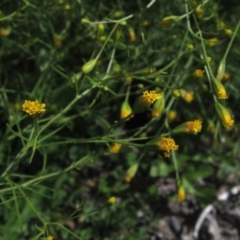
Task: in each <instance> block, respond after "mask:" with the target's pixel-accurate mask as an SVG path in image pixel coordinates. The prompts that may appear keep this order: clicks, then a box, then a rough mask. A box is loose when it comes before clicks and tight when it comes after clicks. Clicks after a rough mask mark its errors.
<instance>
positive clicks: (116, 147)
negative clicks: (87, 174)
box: [109, 143, 122, 154]
mask: <svg viewBox="0 0 240 240" xmlns="http://www.w3.org/2000/svg"><path fill="white" fill-rule="evenodd" d="M121 147H122V144H121V143H114V144H113V145H112V146H111V147H110V148H109V152H110V153H114V154H115V153H119V151H120V149H121Z"/></svg>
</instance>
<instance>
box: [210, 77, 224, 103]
mask: <svg viewBox="0 0 240 240" xmlns="http://www.w3.org/2000/svg"><path fill="white" fill-rule="evenodd" d="M212 87H213V92H214V94H215V95H216V96H217V98H218V99H227V98H228V96H227V92H226V90H225V88H224V86H223V84H222V83H221V82H220V81H218V80H217V79H216V78H214V79H212Z"/></svg>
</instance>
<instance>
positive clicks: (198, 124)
mask: <svg viewBox="0 0 240 240" xmlns="http://www.w3.org/2000/svg"><path fill="white" fill-rule="evenodd" d="M185 129H186V132H188V133H198V132H200V131H201V130H202V121H201V120H195V121H190V122H186V126H185Z"/></svg>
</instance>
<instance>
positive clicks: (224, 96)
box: [217, 88, 228, 99]
mask: <svg viewBox="0 0 240 240" xmlns="http://www.w3.org/2000/svg"><path fill="white" fill-rule="evenodd" d="M217 97H218V99H227V98H228V96H227V93H226V90H225V88H223V89H219V91H218V92H217Z"/></svg>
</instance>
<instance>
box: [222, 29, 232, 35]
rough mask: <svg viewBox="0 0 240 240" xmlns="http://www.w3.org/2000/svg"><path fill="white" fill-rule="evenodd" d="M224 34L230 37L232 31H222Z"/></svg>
mask: <svg viewBox="0 0 240 240" xmlns="http://www.w3.org/2000/svg"><path fill="white" fill-rule="evenodd" d="M224 33H225V34H226V35H227V36H231V35H232V30H231V29H224Z"/></svg>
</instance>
